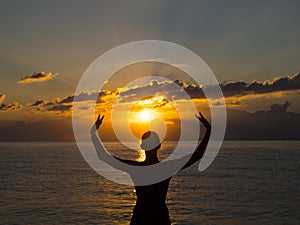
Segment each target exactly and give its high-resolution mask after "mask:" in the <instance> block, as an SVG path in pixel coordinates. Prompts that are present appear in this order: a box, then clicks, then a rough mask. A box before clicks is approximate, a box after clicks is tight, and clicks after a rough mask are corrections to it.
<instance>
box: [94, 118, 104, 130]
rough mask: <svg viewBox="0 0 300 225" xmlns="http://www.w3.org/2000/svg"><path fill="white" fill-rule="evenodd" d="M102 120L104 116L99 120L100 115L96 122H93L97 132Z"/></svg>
mask: <svg viewBox="0 0 300 225" xmlns="http://www.w3.org/2000/svg"><path fill="white" fill-rule="evenodd" d="M103 118H104V115H103V116H102V117H101V118H100V114H99V115H98V118H97V120H96V122H95V125H96V129H97V130H98V129H99V127H100V125H101V124H102V121H103Z"/></svg>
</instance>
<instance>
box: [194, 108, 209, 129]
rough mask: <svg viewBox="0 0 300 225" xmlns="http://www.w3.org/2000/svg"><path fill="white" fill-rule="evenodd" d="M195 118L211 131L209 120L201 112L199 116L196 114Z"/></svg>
mask: <svg viewBox="0 0 300 225" xmlns="http://www.w3.org/2000/svg"><path fill="white" fill-rule="evenodd" d="M195 117H196V118H197V119H198V120H199V121H200V122H201V123H202V124H203V126H204V127H205V128H206V129H207V130H210V129H211V125H210V123H209V122H208V121H207V119H206V118H205V117H204V116H203V115H202V113H201V112H199V116H198V115H197V114H196V115H195Z"/></svg>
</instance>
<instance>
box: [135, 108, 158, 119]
mask: <svg viewBox="0 0 300 225" xmlns="http://www.w3.org/2000/svg"><path fill="white" fill-rule="evenodd" d="M139 117H140V120H141V121H142V122H149V121H151V120H152V119H153V118H154V117H155V112H154V110H149V109H144V110H142V111H140V112H139Z"/></svg>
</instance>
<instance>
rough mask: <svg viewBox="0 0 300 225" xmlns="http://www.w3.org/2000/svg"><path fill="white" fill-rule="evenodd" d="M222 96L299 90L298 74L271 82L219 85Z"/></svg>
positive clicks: (299, 80)
mask: <svg viewBox="0 0 300 225" xmlns="http://www.w3.org/2000/svg"><path fill="white" fill-rule="evenodd" d="M220 86H221V88H222V90H223V93H224V96H226V97H228V96H234V95H245V94H262V93H269V92H276V91H287V90H297V89H300V73H297V74H295V75H294V76H286V77H276V78H274V79H273V80H272V81H271V82H270V81H268V80H266V81H264V82H259V81H253V82H252V83H246V82H244V81H232V82H228V83H223V84H221V85H220Z"/></svg>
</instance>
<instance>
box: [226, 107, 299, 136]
mask: <svg viewBox="0 0 300 225" xmlns="http://www.w3.org/2000/svg"><path fill="white" fill-rule="evenodd" d="M289 105H290V103H289V102H288V101H286V102H285V103H283V104H274V105H271V106H270V110H267V111H257V112H255V113H250V112H246V111H239V110H234V109H227V127H226V135H225V139H226V140H300V126H299V125H298V124H300V113H293V112H287V108H288V106H289Z"/></svg>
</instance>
